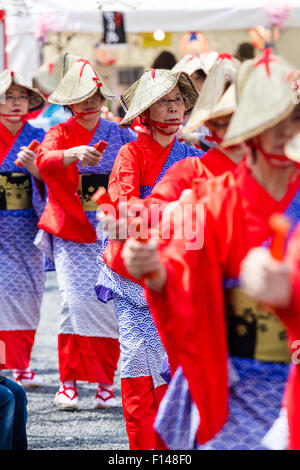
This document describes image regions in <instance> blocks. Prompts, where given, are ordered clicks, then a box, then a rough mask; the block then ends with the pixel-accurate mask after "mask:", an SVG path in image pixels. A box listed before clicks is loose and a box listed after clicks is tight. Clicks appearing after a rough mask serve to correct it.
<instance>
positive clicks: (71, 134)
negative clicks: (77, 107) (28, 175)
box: [37, 117, 98, 243]
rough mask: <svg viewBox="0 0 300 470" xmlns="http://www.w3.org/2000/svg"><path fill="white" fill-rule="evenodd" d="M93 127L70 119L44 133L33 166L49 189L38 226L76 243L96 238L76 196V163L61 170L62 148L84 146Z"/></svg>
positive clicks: (92, 240)
mask: <svg viewBox="0 0 300 470" xmlns="http://www.w3.org/2000/svg"><path fill="white" fill-rule="evenodd" d="M97 126H98V123H97V125H96V126H95V128H94V129H93V130H92V131H91V132H90V131H88V130H87V129H85V128H84V127H82V126H80V125H79V124H78V123H77V121H76V120H75V119H74V118H73V117H71V118H70V119H69V120H68V121H67V122H65V123H62V124H58V125H57V126H54V127H52V129H50V130H49V131H48V132H47V134H46V136H45V138H44V140H43V143H42V145H41V146H40V148H39V150H38V153H37V167H38V169H39V171H40V174H41V176H42V178H43V180H44V181H45V183H46V185H47V186H48V189H49V193H48V197H49V201H48V203H47V205H46V207H45V210H44V212H43V214H42V217H41V218H40V220H39V223H38V227H39V228H41V229H44V230H45V231H46V232H49V233H51V234H53V235H56V236H58V237H61V238H64V239H66V240H72V241H75V242H78V243H95V242H96V238H97V236H96V232H95V230H94V228H93V226H92V224H91V223H90V221H89V219H88V217H87V216H86V214H85V212H84V209H83V207H82V204H81V201H80V198H79V196H78V194H77V188H78V184H79V172H78V169H77V161H75V162H74V163H71V164H70V165H68V166H66V167H64V166H63V156H64V150H66V149H69V148H72V147H77V146H80V145H88V144H89V142H90V141H91V138H92V136H93V133H94V131H95V129H96V128H97Z"/></svg>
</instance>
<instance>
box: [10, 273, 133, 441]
mask: <svg viewBox="0 0 300 470" xmlns="http://www.w3.org/2000/svg"><path fill="white" fill-rule="evenodd" d="M59 315H60V295H59V292H58V287H57V282H56V274H55V272H50V273H48V277H47V283H46V289H45V294H44V298H43V304H42V312H41V321H40V324H39V327H38V330H37V336H36V342H35V345H34V348H33V352H32V359H31V367H32V369H33V370H34V371H35V372H36V373H38V374H39V375H41V376H42V378H43V381H44V386H42V387H40V388H31V389H28V390H27V398H28V422H27V437H28V448H29V449H30V450H39V449H45V450H73V449H74V450H75V449H76V450H79V449H80V450H112V449H119V450H127V449H128V439H127V434H126V429H125V421H124V416H123V411H122V406H121V392H120V379H119V374H118V373H117V375H116V379H115V395H116V398H117V400H118V402H119V404H120V406H118V407H116V408H111V409H107V410H99V409H98V410H96V409H94V408H93V407H94V395H95V390H96V384H88V383H86V382H79V383H78V393H79V409H78V411H63V410H61V409H59V408H57V407H56V406H55V405H54V403H53V399H54V396H55V393H56V392H57V389H58V384H59V374H58V355H57V329H58V322H59ZM7 375H10V374H7Z"/></svg>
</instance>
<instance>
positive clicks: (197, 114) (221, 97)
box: [185, 57, 240, 132]
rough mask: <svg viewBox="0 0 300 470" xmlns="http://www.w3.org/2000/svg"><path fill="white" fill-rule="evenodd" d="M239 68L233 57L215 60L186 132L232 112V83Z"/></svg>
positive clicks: (233, 108)
mask: <svg viewBox="0 0 300 470" xmlns="http://www.w3.org/2000/svg"><path fill="white" fill-rule="evenodd" d="M239 66H240V62H239V61H238V60H237V59H234V58H233V57H231V58H230V57H225V58H222V57H221V58H219V59H217V60H216V62H215V63H214V65H213V67H212V69H211V71H210V72H209V74H208V77H207V78H206V80H205V82H204V85H203V88H202V91H201V93H200V95H199V97H198V99H197V102H196V104H195V106H194V109H193V111H192V113H191V115H190V117H189V119H188V122H187V124H186V127H185V128H186V130H187V131H189V132H192V131H194V130H195V129H198V128H199V127H200V126H201V125H203V123H205V122H206V121H208V120H210V119H215V118H217V117H220V116H227V115H229V114H232V113H233V112H234V110H235V108H236V98H235V86H234V83H235V81H236V77H237V71H238V68H239Z"/></svg>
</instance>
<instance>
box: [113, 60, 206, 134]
mask: <svg viewBox="0 0 300 470" xmlns="http://www.w3.org/2000/svg"><path fill="white" fill-rule="evenodd" d="M176 85H178V86H179V88H180V90H181V93H182V96H183V99H184V103H185V109H186V112H188V111H190V110H191V109H192V107H193V106H194V104H195V102H196V99H197V97H198V91H197V90H196V87H195V84H194V82H193V80H192V79H191V77H190V75H189V74H187V73H185V72H172V71H171V70H165V69H152V70H148V71H147V72H145V73H144V74H143V75H142V77H141V78H140V79H139V80H137V81H136V82H135V83H134V84H133V85H131V87H129V88H128V89H127V90H126V91H125V92H124V93H123V94H122V95H121V96H120V101H121V104H122V106H123V108H124V109H125V111H126V114H125V116H124V118H123V119H122V121H121V122H120V123H119V125H121V126H123V127H126V126H130V124H131V122H132V121H133V120H134V119H135V118H136V117H137V116H139V115H140V114H142V113H143V112H144V111H145V110H146V109H148V108H149V107H150V106H151V105H152V104H154V103H156V101H158V100H159V99H160V98H162V97H163V96H165V95H167V94H168V93H170V91H172V90H173V88H175V86H176Z"/></svg>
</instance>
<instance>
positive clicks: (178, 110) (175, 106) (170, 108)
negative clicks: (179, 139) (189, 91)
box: [149, 86, 185, 134]
mask: <svg viewBox="0 0 300 470" xmlns="http://www.w3.org/2000/svg"><path fill="white" fill-rule="evenodd" d="M149 112H150V119H151V120H153V121H159V122H164V123H168V124H172V123H174V126H172V125H171V126H169V127H168V132H170V133H173V132H174V134H175V133H176V132H177V130H178V123H181V122H182V121H183V119H184V112H185V107H184V101H183V96H182V94H181V91H180V89H179V87H178V86H176V87H175V88H174V89H173V90H172V91H170V93H168V94H167V95H165V96H164V97H163V98H161V99H160V100H159V101H157V102H156V103H154V104H153V105H152V106H150V108H149Z"/></svg>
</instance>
